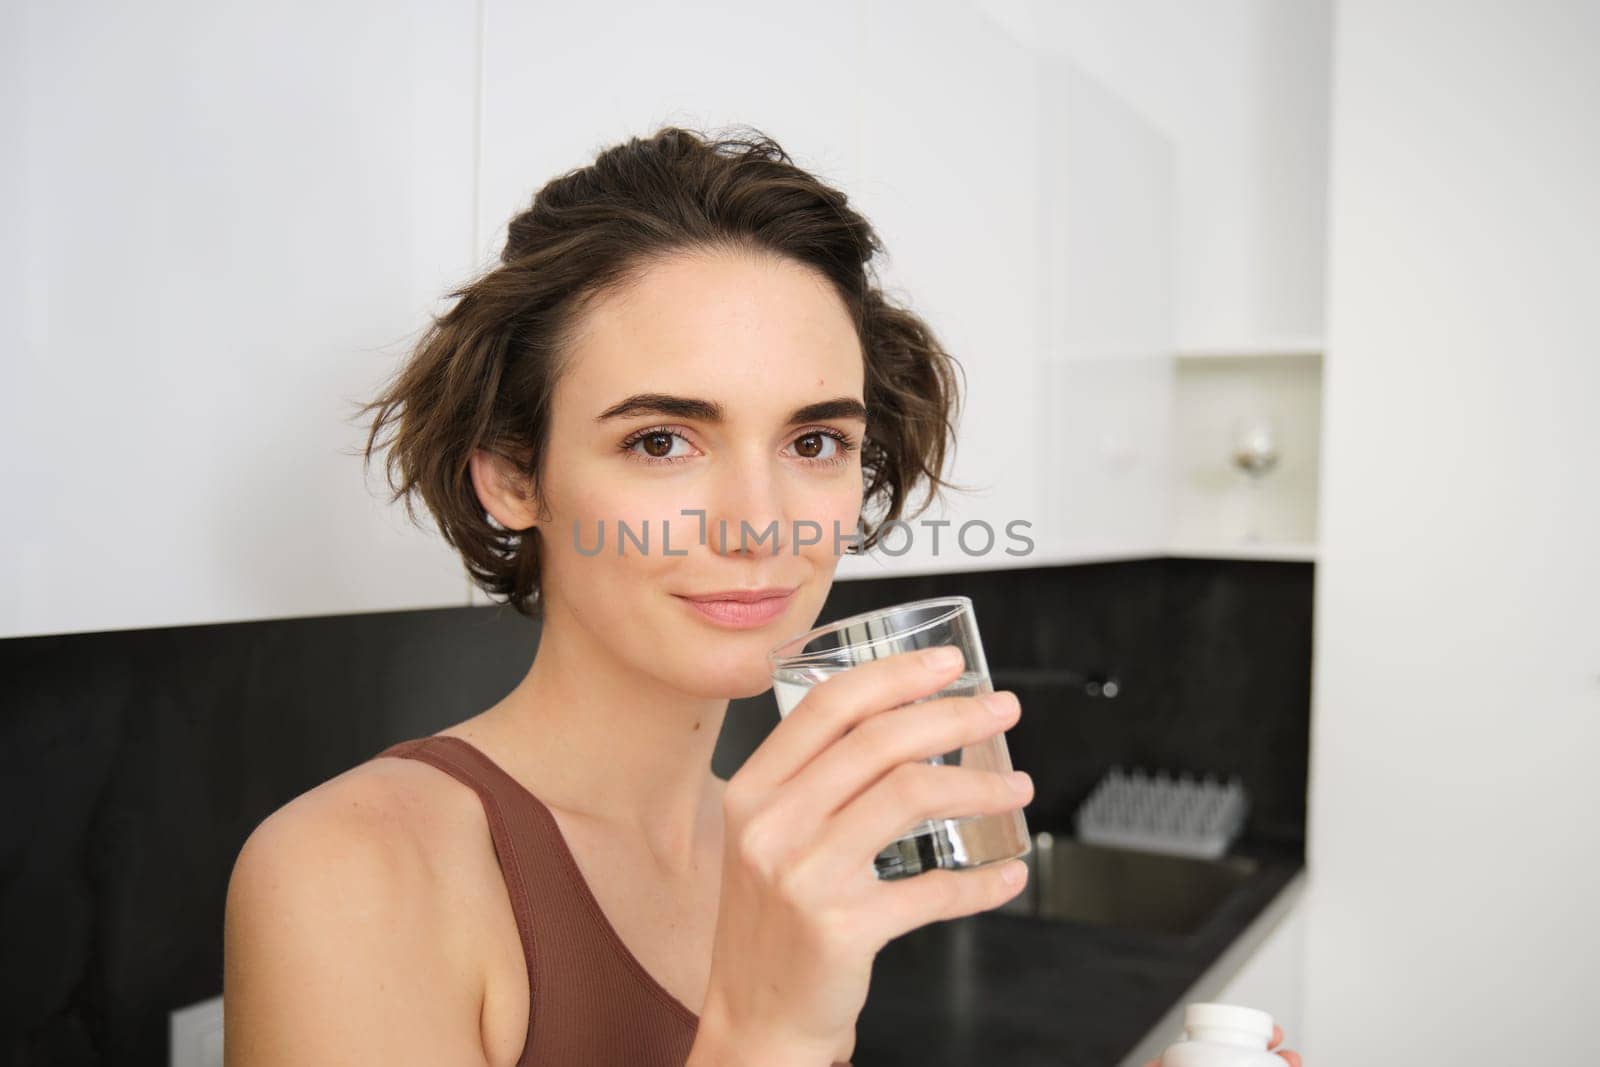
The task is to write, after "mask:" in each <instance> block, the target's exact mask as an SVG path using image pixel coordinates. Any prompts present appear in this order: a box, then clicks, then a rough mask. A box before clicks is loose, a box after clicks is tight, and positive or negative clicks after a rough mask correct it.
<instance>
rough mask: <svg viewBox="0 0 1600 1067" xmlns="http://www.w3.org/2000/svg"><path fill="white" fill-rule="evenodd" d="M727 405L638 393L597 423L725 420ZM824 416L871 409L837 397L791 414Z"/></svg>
mask: <svg viewBox="0 0 1600 1067" xmlns="http://www.w3.org/2000/svg"><path fill="white" fill-rule="evenodd" d="M724 414H725V412H724V411H723V407H722V405H721V404H719V403H717V402H716V401H715V400H701V399H699V398H697V397H690V396H668V395H667V394H665V393H635V394H634V395H633V396H630V397H628V398H627V399H626V400H622V401H619V402H618V403H615V404H612V405H611V406H610V407H608V408H606V409H605V410H604V411H602V412H601V413H600V414H598V415H596V416H595V421H596V422H605V421H606V420H607V419H620V418H626V417H628V416H631V415H666V416H669V417H671V418H678V419H694V420H696V421H699V422H714V423H715V422H721V421H722V420H723V415H724ZM823 419H860V420H861V421H862V422H866V421H867V409H866V407H865V406H864V405H863V404H862V403H861V401H859V400H857V399H855V398H854V397H850V396H837V397H834V398H833V399H832V400H819V401H817V402H816V403H815V404H807V405H805V406H804V407H800V408H796V409H795V410H794V412H793V413H792V414H791V415H790V416H789V422H788V425H793V424H794V423H797V422H820V421H822V420H823Z"/></svg>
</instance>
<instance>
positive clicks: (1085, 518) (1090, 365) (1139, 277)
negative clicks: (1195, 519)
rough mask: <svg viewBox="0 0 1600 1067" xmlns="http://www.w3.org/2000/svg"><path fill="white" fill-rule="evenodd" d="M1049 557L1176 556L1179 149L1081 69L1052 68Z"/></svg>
mask: <svg viewBox="0 0 1600 1067" xmlns="http://www.w3.org/2000/svg"><path fill="white" fill-rule="evenodd" d="M1040 71H1041V77H1040V93H1039V100H1040V127H1039V143H1040V145H1041V148H1042V152H1043V158H1042V160H1041V170H1040V173H1041V182H1040V189H1039V200H1038V205H1039V206H1038V214H1039V220H1040V243H1039V264H1040V267H1039V292H1040V296H1039V306H1040V338H1041V347H1040V349H1039V356H1038V364H1039V380H1038V382H1037V383H1036V393H1035V397H1034V404H1033V410H1034V413H1035V414H1034V417H1033V424H1034V434H1035V442H1036V443H1035V448H1034V451H1035V455H1036V457H1037V458H1036V459H1035V462H1034V473H1035V477H1036V486H1037V489H1036V494H1037V496H1038V498H1039V499H1040V500H1041V502H1042V506H1043V508H1044V512H1045V532H1044V537H1043V539H1042V545H1043V548H1044V552H1043V560H1044V561H1048V562H1076V561H1083V560H1092V559H1100V558H1115V557H1118V556H1153V555H1160V554H1162V549H1163V547H1164V545H1165V541H1166V537H1167V527H1168V515H1167V512H1168V499H1169V493H1168V488H1167V479H1168V469H1169V458H1168V454H1169V446H1168V441H1169V439H1170V434H1171V409H1172V396H1173V365H1172V348H1173V338H1174V310H1173V288H1174V258H1173V200H1174V194H1173V182H1174V169H1175V159H1174V152H1173V146H1172V142H1171V140H1170V139H1169V138H1168V137H1167V136H1166V135H1165V134H1164V133H1163V132H1162V131H1161V130H1159V129H1158V128H1156V127H1155V126H1154V125H1152V124H1151V123H1150V122H1149V121H1148V120H1147V119H1146V118H1145V117H1144V116H1142V115H1141V114H1140V113H1139V112H1138V111H1136V110H1135V109H1134V108H1132V107H1131V106H1130V105H1129V104H1128V103H1127V102H1126V101H1125V100H1123V99H1121V98H1120V97H1119V96H1118V95H1117V94H1116V93H1114V92H1112V91H1111V90H1109V89H1107V88H1106V87H1105V86H1104V85H1103V84H1101V83H1100V82H1099V81H1097V80H1096V79H1094V78H1093V77H1091V76H1090V75H1088V74H1087V73H1086V72H1085V71H1084V70H1082V69H1081V68H1080V67H1078V66H1077V65H1076V64H1074V63H1073V62H1071V61H1069V60H1067V59H1065V58H1063V57H1060V56H1048V57H1047V58H1045V59H1044V60H1042V61H1041V66H1040Z"/></svg>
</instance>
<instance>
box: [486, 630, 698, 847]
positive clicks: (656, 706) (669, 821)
mask: <svg viewBox="0 0 1600 1067" xmlns="http://www.w3.org/2000/svg"><path fill="white" fill-rule="evenodd" d="M545 611H546V616H545V620H544V624H543V628H542V632H541V634H540V638H539V648H538V652H537V653H536V654H535V656H534V660H533V665H532V667H530V668H529V670H528V673H527V675H526V676H525V677H524V678H523V680H522V681H521V682H520V683H519V684H518V685H517V687H516V688H515V689H514V690H512V691H511V692H510V693H509V694H507V696H506V697H505V699H504V700H502V701H501V702H500V703H499V704H497V705H496V706H495V707H494V708H493V709H491V710H490V712H488V713H486V714H487V715H488V716H491V717H494V718H496V719H497V720H498V722H497V724H496V725H497V729H503V730H504V732H505V734H506V736H507V740H508V743H509V744H510V745H511V746H513V749H514V751H515V752H516V753H517V754H518V756H519V758H520V759H522V760H525V761H526V765H528V766H532V767H535V768H537V774H536V775H535V780H536V781H537V782H538V783H539V791H540V799H541V800H544V801H545V802H546V803H548V804H552V805H555V806H558V807H560V808H561V809H563V810H564V811H567V812H571V813H573V814H576V815H579V816H581V817H583V818H586V819H591V820H594V821H595V822H597V823H600V824H603V825H604V827H605V828H606V829H607V830H610V831H614V832H617V833H620V834H622V835H624V836H628V837H632V838H635V839H639V840H642V841H643V842H644V845H645V847H646V848H648V849H649V851H650V852H651V853H652V854H653V855H654V856H655V858H656V860H657V862H658V863H660V864H661V865H662V867H664V868H667V869H669V870H671V871H673V872H678V873H687V872H689V871H690V870H692V869H694V868H695V867H696V861H697V860H699V859H700V858H701V856H702V854H703V851H704V849H705V848H706V847H708V846H709V845H715V846H716V847H718V848H719V849H720V846H721V817H722V807H721V805H722V783H721V781H720V780H718V779H717V778H716V776H715V775H713V774H712V773H711V754H712V752H713V751H714V750H715V748H716V744H717V736H718V734H719V733H720V732H721V730H722V720H723V717H724V716H725V715H726V714H727V710H728V701H727V699H726V698H722V699H705V698H703V697H696V696H692V695H690V694H687V693H684V692H682V691H679V690H676V689H672V688H670V687H668V686H666V685H665V684H664V683H662V682H661V681H660V679H657V678H654V677H652V676H650V675H648V674H644V673H641V672H639V671H636V670H633V669H631V668H629V667H628V666H627V665H626V664H623V663H621V662H620V661H619V660H617V659H616V658H615V656H614V655H613V654H612V653H611V652H610V650H608V649H606V648H604V647H603V646H599V645H598V644H597V643H596V642H594V641H593V640H592V639H591V636H590V634H589V631H588V630H586V629H585V628H583V627H582V626H580V625H577V624H576V622H575V621H574V620H573V619H571V617H570V616H568V615H566V614H565V613H564V612H563V611H562V610H561V607H560V604H559V603H558V602H549V601H547V602H546V604H545Z"/></svg>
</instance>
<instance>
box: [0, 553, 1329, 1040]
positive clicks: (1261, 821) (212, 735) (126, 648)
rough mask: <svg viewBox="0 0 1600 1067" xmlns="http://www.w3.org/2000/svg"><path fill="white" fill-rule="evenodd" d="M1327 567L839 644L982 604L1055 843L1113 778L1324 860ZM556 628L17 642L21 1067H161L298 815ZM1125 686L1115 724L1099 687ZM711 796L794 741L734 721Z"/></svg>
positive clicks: (2, 655)
mask: <svg viewBox="0 0 1600 1067" xmlns="http://www.w3.org/2000/svg"><path fill="white" fill-rule="evenodd" d="M1313 573H1314V571H1313V567H1312V565H1311V564H1307V563H1271V562H1220V561H1209V560H1171V559H1168V560H1145V561H1135V562H1126V563H1105V564H1093V565H1079V566H1063V567H1050V568H1036V569H1018V570H1001V571H985V572H974V573H968V574H942V575H936V576H927V577H906V578H884V579H875V580H870V581H851V582H839V583H836V584H835V586H834V589H833V592H832V595H831V596H830V597H829V600H828V603H827V605H826V607H825V608H824V611H823V613H822V615H821V619H820V621H824V622H825V621H827V620H829V619H834V618H839V617H841V616H844V615H848V614H853V613H854V612H857V611H862V610H866V609H868V608H872V607H877V606H880V605H886V604H893V603H898V602H902V601H906V600H913V599H917V598H920V597H925V596H938V595H945V594H950V593H964V594H966V595H968V596H971V597H972V599H973V603H974V607H975V609H976V612H977V616H978V622H979V626H980V629H981V631H982V635H983V642H984V649H985V654H986V658H987V660H988V663H989V667H990V670H991V673H992V674H993V675H994V676H995V684H996V686H997V687H999V688H1006V689H1012V690H1014V691H1015V692H1016V693H1017V694H1018V696H1019V697H1020V699H1021V701H1022V708H1023V711H1022V719H1021V721H1020V722H1019V723H1018V724H1017V725H1016V726H1015V727H1014V728H1013V729H1012V730H1011V732H1010V734H1009V735H1008V741H1009V747H1010V750H1011V756H1012V762H1013V763H1014V764H1015V765H1016V766H1017V767H1019V768H1022V769H1024V770H1027V771H1029V772H1030V773H1031V774H1032V775H1033V776H1034V779H1035V782H1036V785H1037V795H1036V797H1035V799H1034V801H1033V803H1032V804H1031V805H1030V806H1029V808H1028V812H1027V814H1028V823H1029V826H1030V828H1031V829H1033V830H1046V829H1050V830H1066V829H1068V828H1070V826H1071V820H1072V813H1073V811H1074V810H1075V808H1076V807H1077V805H1078V803H1079V802H1080V801H1081V800H1082V799H1083V798H1084V797H1085V796H1086V795H1087V794H1088V792H1089V790H1090V789H1091V788H1092V787H1093V786H1094V784H1095V782H1096V781H1097V780H1098V779H1099V778H1100V776H1101V775H1102V774H1103V773H1104V772H1105V771H1106V769H1107V768H1109V767H1110V766H1111V765H1113V764H1122V765H1123V766H1124V767H1134V766H1142V767H1145V768H1149V769H1157V768H1160V769H1168V770H1173V771H1191V772H1196V773H1218V774H1224V775H1227V774H1237V775H1239V776H1240V777H1241V778H1242V779H1243V781H1244V784H1245V787H1246V788H1247V789H1248V790H1249V792H1250V795H1251V800H1252V813H1251V821H1250V825H1249V827H1248V829H1247V834H1248V836H1251V837H1254V838H1258V839H1262V840H1268V839H1270V840H1272V841H1275V842H1278V843H1287V844H1291V845H1299V844H1301V843H1302V842H1303V840H1304V828H1305V792H1306V765H1307V740H1308V731H1309V719H1310V713H1309V709H1310V685H1311V623H1312V589H1313ZM537 640H538V627H537V626H536V625H535V624H533V623H531V622H529V621H527V620H525V619H523V618H521V617H520V616H517V615H516V614H515V613H513V612H511V611H509V610H507V609H504V608H451V609H439V610H429V611H411V612H391V613H373V614H362V615H345V616H337V617H332V618H313V619H287V620H272V621H265V622H252V623H240V624H235V625H219V626H194V627H177V628H172V629H162V630H138V631H123V632H112V633H100V634H81V635H70V636H60V637H37V638H14V639H10V640H5V641H0V687H3V688H0V692H3V693H4V696H3V701H4V704H3V707H4V711H3V714H0V742H3V744H0V761H3V767H4V774H3V776H0V804H3V810H4V812H5V817H4V821H3V823H0V826H3V827H4V829H3V831H0V961H3V962H0V970H3V975H4V977H3V982H4V985H3V988H0V992H3V1000H0V1064H7V1065H9V1064H24V1063H26V1064H33V1063H53V1064H55V1063H59V1064H102V1063H104V1064H112V1063H115V1064H133V1065H142V1064H149V1065H158V1064H165V1063H166V1061H167V1017H168V1013H169V1012H171V1011H172V1010H174V1009H176V1008H179V1007H184V1006H187V1005H189V1004H192V1003H194V1002H196V1001H201V1000H205V999H207V998H210V997H213V996H216V995H217V994H218V993H220V992H221V988H222V978H221V975H222V907H223V901H224V898H225V895H226V889H227V879H228V873H229V871H230V870H231V868H232V864H233V859H234V856H235V855H236V854H237V852H238V849H239V846H240V845H241V844H242V843H243V841H244V839H245V837H246V836H247V835H248V834H249V832H250V831H251V830H252V829H253V828H254V827H255V825H256V824H257V823H259V822H260V821H261V820H262V819H263V818H265V817H266V816H267V815H268V814H270V813H271V812H272V811H273V810H275V809H276V808H277V807H278V806H280V805H281V804H283V803H284V802H286V801H287V800H289V799H291V798H292V797H294V796H296V795H297V794H299V793H301V792H303V791H305V790H306V789H309V788H310V787H311V786H313V785H315V784H317V783H318V782H321V781H324V780H326V779H327V778H330V777H332V776H333V775H335V774H338V773H339V772H341V771H343V770H345V769H346V768H348V767H351V766H353V765H355V764H357V763H360V762H362V761H363V760H365V759H368V758H370V757H371V756H372V755H374V754H376V753H377V752H378V751H380V750H382V749H383V748H384V747H386V746H387V745H389V744H391V743H393V742H394V741H398V740H402V739H404V738H408V737H417V736H421V735H423V734H427V733H431V732H433V731H435V730H438V729H441V728H442V727H444V726H447V725H449V724H451V723H454V722H458V721H460V720H461V719H464V718H466V717H468V716H470V715H472V714H474V713H476V712H477V711H479V710H481V709H482V708H484V707H487V706H488V705H490V704H492V703H494V702H495V701H496V700H498V699H499V698H500V697H501V696H502V695H503V694H504V693H505V692H506V691H508V690H509V689H510V688H511V687H512V686H514V685H515V684H516V683H517V681H518V680H519V679H521V677H522V675H523V673H524V672H525V671H526V669H527V666H528V663H529V662H530V661H531V657H532V654H533V649H534V647H535V646H536V644H537ZM1104 680H1112V681H1115V682H1116V683H1117V689H1118V693H1117V696H1116V697H1115V698H1113V699H1108V698H1106V697H1105V696H1104V695H1100V696H1091V695H1090V694H1089V691H1088V690H1089V687H1088V686H1086V684H1085V683H1087V682H1099V681H1104ZM734 703H735V707H734V708H731V709H730V712H729V715H728V718H727V722H726V725H725V728H724V730H723V733H722V735H721V737H720V739H719V741H718V745H717V750H716V755H715V757H714V759H713V769H714V770H715V771H716V772H717V773H718V774H721V775H723V776H724V777H726V776H729V775H731V774H732V773H733V772H734V771H735V770H737V768H738V766H739V765H740V764H741V763H742V762H743V760H744V758H745V757H746V756H747V755H748V754H749V753H750V751H752V750H753V749H754V748H755V747H756V746H757V745H759V744H760V743H761V741H762V739H763V738H764V737H765V736H766V733H767V731H768V730H770V729H771V728H772V726H774V725H775V724H776V723H777V721H778V716H777V709H776V706H775V705H774V704H773V702H772V697H771V694H770V693H768V694H766V695H764V696H762V697H757V698H752V699H751V700H748V701H736V702H734Z"/></svg>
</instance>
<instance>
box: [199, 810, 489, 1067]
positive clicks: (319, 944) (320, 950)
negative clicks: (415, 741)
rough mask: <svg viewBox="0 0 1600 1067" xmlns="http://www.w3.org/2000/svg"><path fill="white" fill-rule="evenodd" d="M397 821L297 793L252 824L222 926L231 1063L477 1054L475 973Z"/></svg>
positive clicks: (388, 1061)
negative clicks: (448, 933) (452, 945)
mask: <svg viewBox="0 0 1600 1067" xmlns="http://www.w3.org/2000/svg"><path fill="white" fill-rule="evenodd" d="M437 897H438V894H437V892H436V891H435V890H434V888H433V883H432V881H431V879H430V875H429V870H428V867H427V863H426V857H425V853H424V852H423V850H422V849H421V848H420V847H419V845H418V842H417V841H416V840H415V839H414V837H413V836H412V835H411V834H410V833H409V832H408V831H407V830H406V828H405V826H404V825H403V823H400V822H398V821H396V820H394V819H392V818H385V817H384V816H383V814H382V812H381V810H380V809H377V808H373V807H364V806H358V805H357V804H354V803H352V800H351V798H350V797H349V796H348V795H346V794H338V793H333V794H327V795H325V796H321V797H313V796H312V795H309V794H308V795H307V796H305V797H301V798H300V799H298V800H296V801H294V802H293V803H291V804H290V805H288V806H287V807H285V808H283V809H280V810H279V811H278V812H276V813H275V814H273V815H272V816H271V817H270V818H268V819H267V820H266V821H265V822H263V823H262V824H261V825H260V826H259V827H257V828H256V830H255V832H254V833H252V834H251V835H250V838H249V840H248V841H246V842H245V845H244V848H243V849H242V850H241V851H240V853H239V857H238V859H237V861H236V862H235V864H234V869H233V876H232V878H231V880H230V881H229V884H228V900H227V914H226V919H225V923H224V952H223V957H224V958H223V971H224V974H223V1006H224V1033H223V1036H224V1061H225V1063H226V1064H227V1067H289V1065H302V1064H309V1063H340V1064H373V1065H374V1067H376V1065H379V1064H383V1065H403V1064H419V1065H420V1064H429V1065H437V1064H441V1063H449V1064H466V1065H482V1064H484V1062H485V1057H484V1052H483V1038H482V1034H481V1032H480V1029H479V1017H480V1011H481V1007H482V993H483V990H482V988H481V985H482V976H481V974H480V975H476V976H475V975H473V974H472V973H471V972H470V969H469V965H468V963H466V962H465V961H462V960H461V959H460V958H459V955H460V954H459V953H457V954H455V956H454V957H453V956H452V954H451V953H450V952H449V951H448V950H447V948H448V947H447V945H446V943H445V938H444V937H443V935H442V932H441V930H442V927H441V923H440V913H439V907H438V905H437V903H436V902H437Z"/></svg>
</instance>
